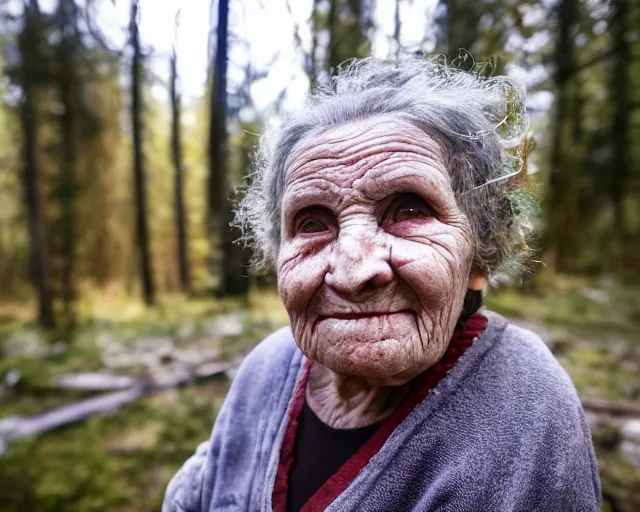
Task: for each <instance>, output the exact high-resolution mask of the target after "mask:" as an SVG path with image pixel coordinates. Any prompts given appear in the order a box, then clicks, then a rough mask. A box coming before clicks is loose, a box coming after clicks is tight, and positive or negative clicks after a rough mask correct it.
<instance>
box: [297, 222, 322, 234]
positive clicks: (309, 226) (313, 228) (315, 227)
mask: <svg viewBox="0 0 640 512" xmlns="http://www.w3.org/2000/svg"><path fill="white" fill-rule="evenodd" d="M327 229H328V228H327V226H326V225H325V223H324V222H321V221H319V220H318V219H306V220H304V221H302V222H301V223H300V226H299V227H298V232H299V233H322V232H323V231H326V230H327Z"/></svg>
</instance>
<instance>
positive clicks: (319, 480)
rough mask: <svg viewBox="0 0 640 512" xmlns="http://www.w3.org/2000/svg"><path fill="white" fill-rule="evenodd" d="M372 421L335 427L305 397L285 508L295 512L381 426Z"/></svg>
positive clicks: (288, 511)
mask: <svg viewBox="0 0 640 512" xmlns="http://www.w3.org/2000/svg"><path fill="white" fill-rule="evenodd" d="M380 425H381V423H375V424H373V425H369V426H366V427H361V428H354V429H337V428H332V427H330V426H328V425H326V424H324V423H323V422H322V421H321V420H320V418H318V416H316V414H315V413H314V412H313V410H312V409H311V407H309V405H308V404H307V402H306V401H305V403H304V406H303V408H302V411H301V412H300V417H299V418H298V429H297V431H296V440H295V445H294V446H295V447H294V452H293V453H294V461H293V467H292V468H291V474H290V475H289V485H288V491H287V512H298V511H299V510H300V509H301V508H302V506H303V505H304V504H305V503H306V502H307V501H308V500H309V498H311V496H313V495H314V494H315V493H316V491H318V489H320V487H322V486H323V485H324V483H325V482H326V481H327V480H329V478H331V477H332V476H333V475H334V474H335V473H336V472H337V471H338V470H339V469H340V467H341V466H342V465H343V464H344V463H345V462H347V460H349V459H350V458H351V457H352V456H353V455H355V454H356V453H357V451H358V450H359V449H360V448H361V447H362V445H364V444H365V443H366V442H367V441H368V440H369V439H370V438H371V436H373V434H375V432H376V431H377V430H378V428H380Z"/></svg>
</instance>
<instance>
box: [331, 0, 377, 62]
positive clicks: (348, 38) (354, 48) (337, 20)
mask: <svg viewBox="0 0 640 512" xmlns="http://www.w3.org/2000/svg"><path fill="white" fill-rule="evenodd" d="M364 4H365V2H364V0H330V4H329V13H328V18H327V22H326V26H327V29H328V31H329V42H328V51H327V52H326V55H327V56H328V58H327V59H326V60H325V69H326V70H327V72H329V73H331V72H332V70H335V69H336V68H337V67H338V66H339V65H340V64H342V63H343V62H344V61H345V60H347V59H352V58H354V57H365V56H367V55H368V54H369V50H370V44H369V40H368V37H367V31H368V29H369V16H368V13H367V12H365V8H364ZM318 28H320V27H318Z"/></svg>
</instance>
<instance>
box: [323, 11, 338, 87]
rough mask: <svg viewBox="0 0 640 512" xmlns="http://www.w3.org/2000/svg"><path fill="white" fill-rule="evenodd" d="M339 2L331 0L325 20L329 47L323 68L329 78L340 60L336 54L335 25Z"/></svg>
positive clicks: (336, 38) (336, 23)
mask: <svg viewBox="0 0 640 512" xmlns="http://www.w3.org/2000/svg"><path fill="white" fill-rule="evenodd" d="M339 1H340V0H331V5H330V7H329V18H328V20H327V28H328V29H329V46H328V52H327V56H328V57H329V58H328V59H325V67H326V70H327V73H328V74H329V76H331V75H332V74H333V71H334V70H335V69H336V68H337V67H338V65H339V64H340V58H339V56H338V55H339V54H338V37H337V25H338V9H339V7H340V6H339V5H338V4H339Z"/></svg>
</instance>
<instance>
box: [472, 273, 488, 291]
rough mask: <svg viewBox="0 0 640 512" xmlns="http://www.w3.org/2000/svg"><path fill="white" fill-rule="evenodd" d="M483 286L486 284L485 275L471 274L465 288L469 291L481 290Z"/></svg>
mask: <svg viewBox="0 0 640 512" xmlns="http://www.w3.org/2000/svg"><path fill="white" fill-rule="evenodd" d="M485 284H487V275H486V274H476V273H472V274H471V275H470V276H469V284H468V286H467V288H469V289H470V290H482V289H483V288H484V285H485Z"/></svg>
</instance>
